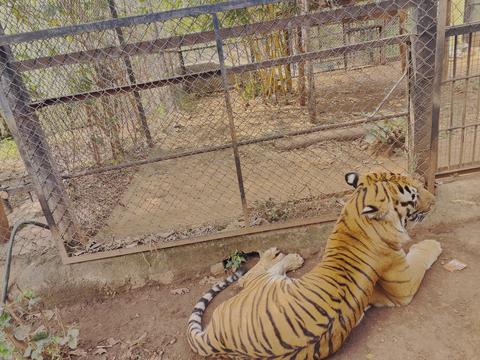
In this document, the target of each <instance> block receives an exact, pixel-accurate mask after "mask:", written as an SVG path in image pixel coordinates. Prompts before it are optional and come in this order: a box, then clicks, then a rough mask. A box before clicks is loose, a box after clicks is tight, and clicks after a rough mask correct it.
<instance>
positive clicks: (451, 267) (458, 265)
mask: <svg viewBox="0 0 480 360" xmlns="http://www.w3.org/2000/svg"><path fill="white" fill-rule="evenodd" d="M443 267H444V268H445V269H446V270H448V271H450V272H454V271H459V270H463V269H465V268H466V267H467V264H464V263H462V262H461V261H459V260H457V259H453V260H450V261H449V262H448V263H446V264H445V265H443Z"/></svg>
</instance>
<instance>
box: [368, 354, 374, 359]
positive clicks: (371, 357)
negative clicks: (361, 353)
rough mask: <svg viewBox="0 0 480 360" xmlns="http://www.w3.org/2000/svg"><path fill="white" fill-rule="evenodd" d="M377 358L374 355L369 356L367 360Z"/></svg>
mask: <svg viewBox="0 0 480 360" xmlns="http://www.w3.org/2000/svg"><path fill="white" fill-rule="evenodd" d="M374 358H375V355H373V354H367V359H374Z"/></svg>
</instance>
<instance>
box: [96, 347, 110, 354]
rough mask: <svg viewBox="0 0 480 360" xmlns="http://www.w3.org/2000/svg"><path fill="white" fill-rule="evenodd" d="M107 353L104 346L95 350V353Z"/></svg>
mask: <svg viewBox="0 0 480 360" xmlns="http://www.w3.org/2000/svg"><path fill="white" fill-rule="evenodd" d="M106 353H107V350H105V349H104V348H100V349H97V350H95V351H94V352H93V355H103V354H106Z"/></svg>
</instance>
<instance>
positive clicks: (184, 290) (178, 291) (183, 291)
mask: <svg viewBox="0 0 480 360" xmlns="http://www.w3.org/2000/svg"><path fill="white" fill-rule="evenodd" d="M189 292H190V289H189V288H179V289H173V290H170V294H172V295H184V294H188V293H189Z"/></svg>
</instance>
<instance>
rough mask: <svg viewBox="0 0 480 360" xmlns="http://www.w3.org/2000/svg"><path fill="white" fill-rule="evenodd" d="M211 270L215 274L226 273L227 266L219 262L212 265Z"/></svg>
mask: <svg viewBox="0 0 480 360" xmlns="http://www.w3.org/2000/svg"><path fill="white" fill-rule="evenodd" d="M210 272H211V273H212V275H214V276H218V275H223V274H224V273H225V268H224V267H223V263H222V262H219V263H216V264H213V265H212V266H210Z"/></svg>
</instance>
